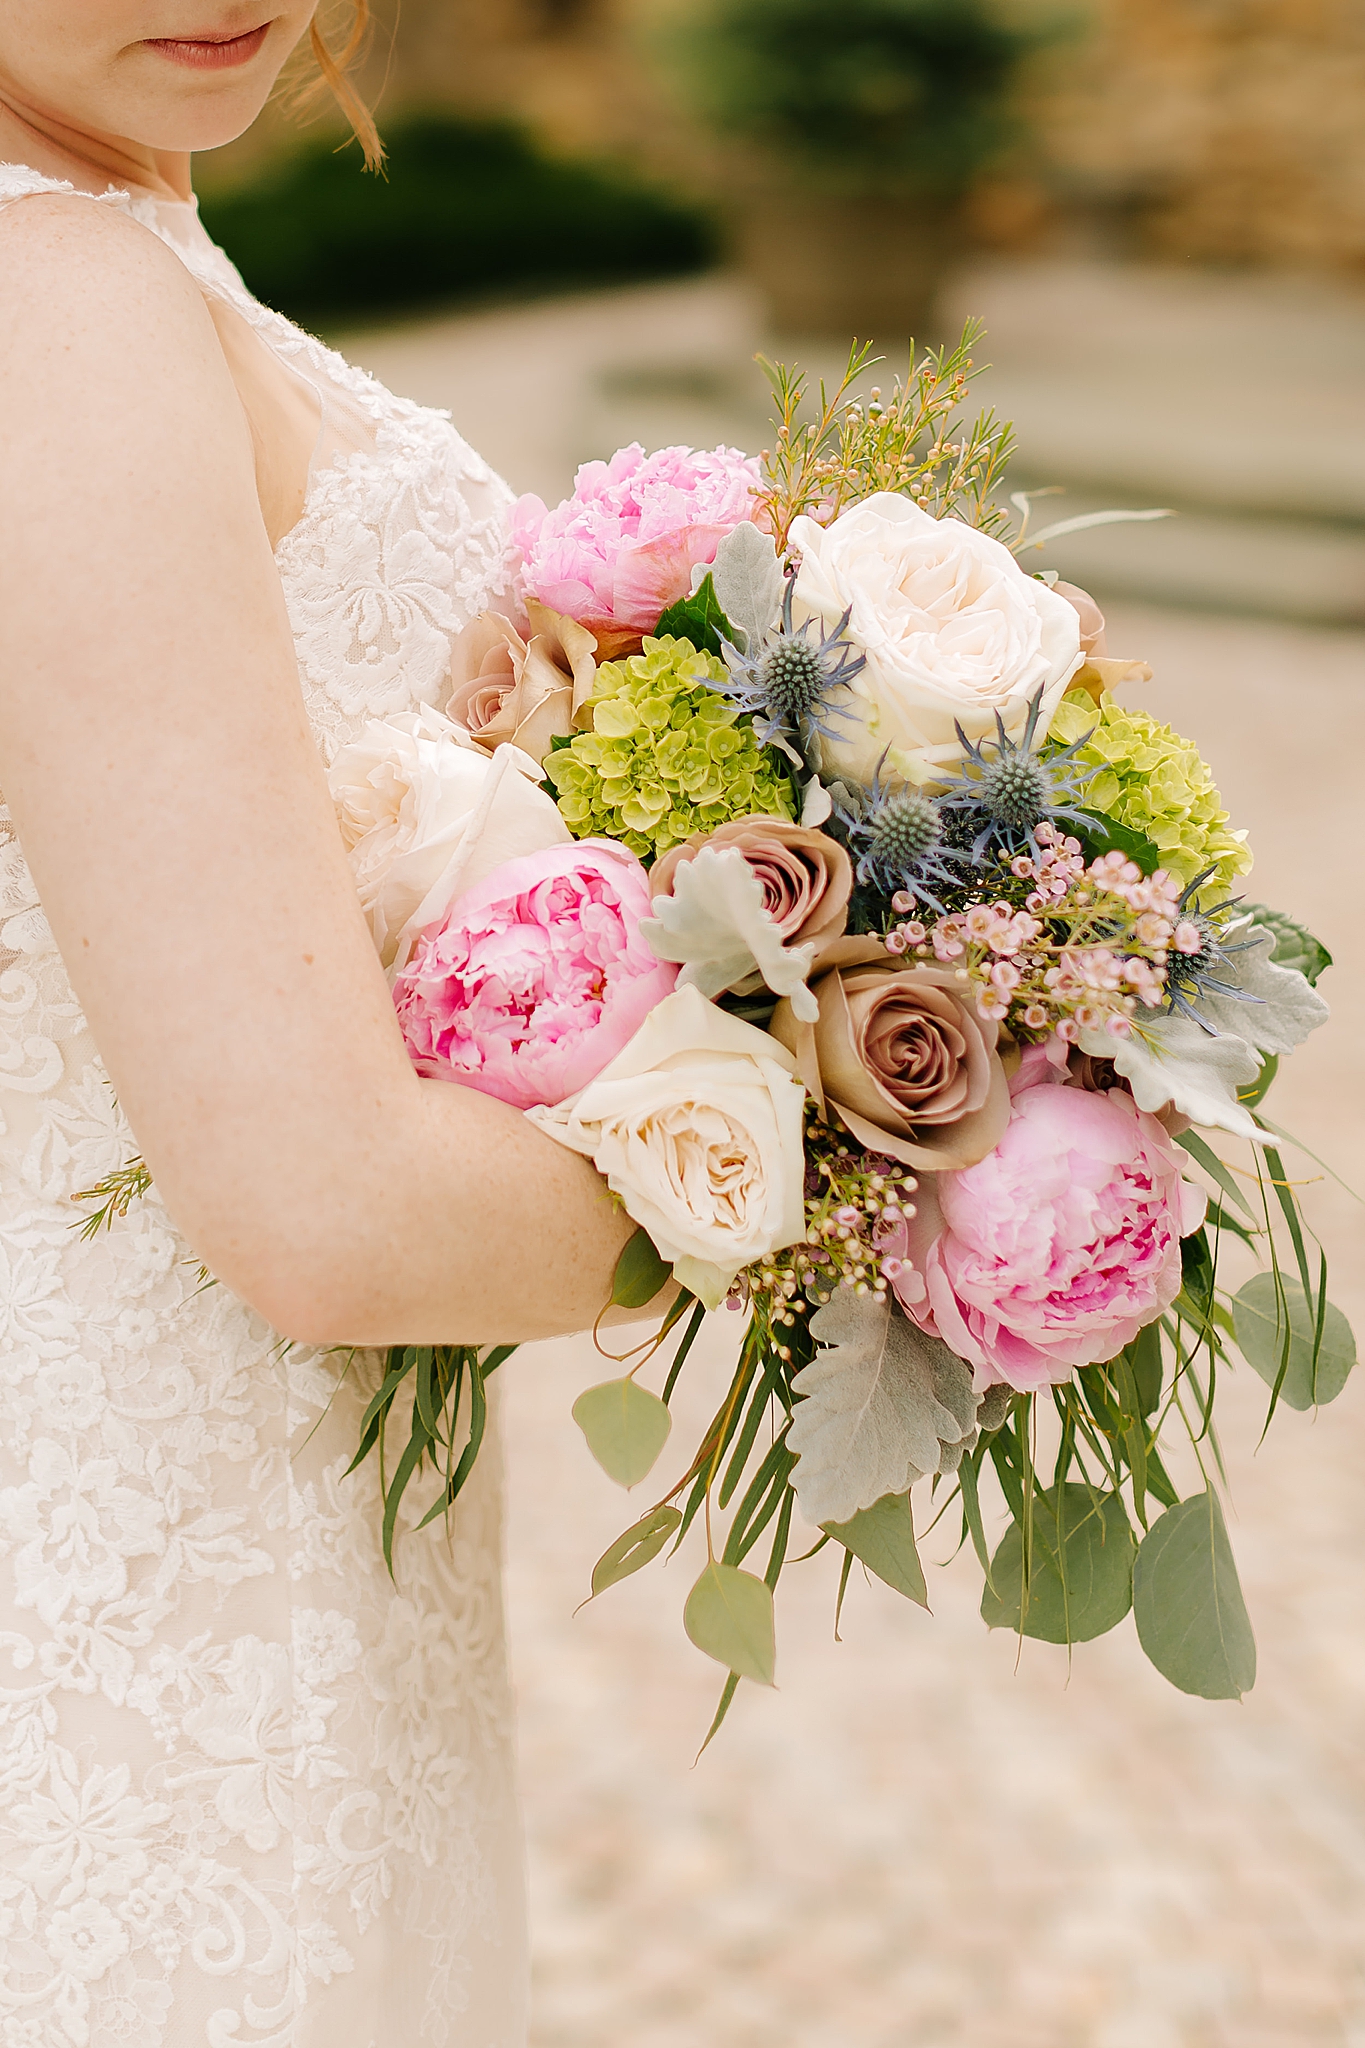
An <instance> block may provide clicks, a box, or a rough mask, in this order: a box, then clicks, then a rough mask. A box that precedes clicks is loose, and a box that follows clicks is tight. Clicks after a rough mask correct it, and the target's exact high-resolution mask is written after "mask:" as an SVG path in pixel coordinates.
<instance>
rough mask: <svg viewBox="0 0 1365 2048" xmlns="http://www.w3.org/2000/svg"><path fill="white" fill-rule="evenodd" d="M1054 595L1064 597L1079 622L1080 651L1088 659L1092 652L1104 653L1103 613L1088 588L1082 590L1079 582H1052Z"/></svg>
mask: <svg viewBox="0 0 1365 2048" xmlns="http://www.w3.org/2000/svg"><path fill="white" fill-rule="evenodd" d="M1052 595H1053V596H1054V597H1064V598H1065V599H1066V601H1067V603H1068V604H1069V605H1070V606H1071V609H1072V610H1073V611H1074V612H1075V614H1076V616H1077V618H1078V619H1079V620H1080V622H1081V653H1082V654H1083V655H1085V657H1086V659H1087V660H1088V659H1089V658H1090V656H1091V655H1092V654H1103V653H1104V613H1103V612H1102V611H1101V610H1100V608H1099V606H1098V605H1097V604H1096V602H1095V600H1094V598H1093V597H1092V596H1091V595H1090V592H1089V591H1088V590H1082V589H1081V587H1080V585H1079V583H1061V582H1058V583H1054V584H1053V586H1052Z"/></svg>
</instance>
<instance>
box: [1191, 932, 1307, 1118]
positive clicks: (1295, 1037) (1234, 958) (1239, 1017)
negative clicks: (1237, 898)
mask: <svg viewBox="0 0 1365 2048" xmlns="http://www.w3.org/2000/svg"><path fill="white" fill-rule="evenodd" d="M1235 929H1236V931H1237V944H1236V949H1235V950H1230V951H1229V952H1228V953H1227V954H1226V955H1225V956H1224V959H1223V961H1222V963H1221V965H1220V967H1219V979H1220V980H1226V981H1228V982H1229V983H1231V985H1232V986H1233V987H1234V988H1235V989H1237V990H1240V994H1239V995H1230V996H1228V995H1219V994H1218V992H1217V991H1216V990H1215V989H1211V988H1205V989H1204V990H1203V991H1202V992H1201V994H1200V997H1199V1014H1200V1017H1201V1019H1202V1020H1203V1022H1204V1023H1205V1024H1206V1025H1207V1024H1211V1025H1212V1026H1213V1028H1214V1030H1215V1031H1216V1032H1217V1033H1218V1034H1219V1035H1220V1036H1226V1037H1229V1038H1240V1039H1242V1040H1243V1041H1244V1042H1245V1044H1246V1045H1248V1046H1249V1047H1251V1048H1252V1049H1253V1050H1254V1051H1255V1053H1256V1054H1257V1056H1258V1057H1263V1056H1264V1055H1265V1054H1266V1053H1268V1052H1274V1053H1285V1052H1293V1050H1294V1048H1295V1046H1298V1045H1302V1044H1303V1041H1304V1040H1305V1038H1307V1036H1308V1034H1309V1033H1310V1032H1311V1031H1316V1030H1317V1028H1318V1026H1319V1025H1320V1024H1325V1023H1326V1022H1327V1018H1328V1015H1329V1011H1328V1008H1327V1005H1326V1003H1325V1002H1324V1001H1323V999H1322V997H1321V996H1320V995H1319V994H1318V993H1317V991H1316V990H1315V989H1313V988H1311V987H1310V986H1309V984H1308V981H1307V980H1306V978H1305V977H1304V976H1303V975H1302V974H1300V972H1299V971H1298V969H1297V968H1295V967H1280V966H1277V965H1276V961H1275V946H1276V938H1275V934H1274V933H1273V932H1270V931H1267V929H1266V927H1265V926H1264V925H1258V924H1251V925H1245V926H1244V925H1242V924H1241V923H1240V921H1239V923H1238V924H1237V926H1236V927H1235ZM1244 942H1245V943H1244ZM1247 1079H1248V1080H1254V1079H1255V1076H1254V1075H1248V1076H1247Z"/></svg>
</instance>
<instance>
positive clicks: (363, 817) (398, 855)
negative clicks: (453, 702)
mask: <svg viewBox="0 0 1365 2048" xmlns="http://www.w3.org/2000/svg"><path fill="white" fill-rule="evenodd" d="M540 773H541V771H540V767H539V764H538V763H537V762H535V761H533V760H532V759H531V758H530V756H529V755H527V754H523V753H522V752H521V751H520V749H519V748H517V747H508V746H503V747H499V748H498V750H497V752H496V753H494V754H493V755H491V756H490V755H488V754H486V753H485V752H484V751H483V750H482V749H481V748H477V747H473V746H471V745H470V743H469V738H468V735H467V734H465V733H462V732H461V731H460V729H459V727H458V726H455V725H452V724H451V722H450V720H449V719H448V718H443V717H442V716H441V714H440V712H439V711H432V710H429V709H423V710H421V711H413V712H404V713H403V714H401V715H400V716H398V717H396V718H389V719H383V720H380V719H375V720H373V721H372V722H371V723H370V724H368V725H367V726H366V727H365V730H364V732H363V733H362V734H361V736H360V738H359V739H358V740H356V741H355V742H354V743H353V744H352V745H351V746H349V747H344V748H343V749H342V751H341V752H340V753H339V754H338V755H337V757H336V760H335V761H334V762H333V763H332V767H331V772H330V774H329V776H328V783H329V785H330V787H331V791H332V800H333V802H334V803H335V805H336V808H337V818H338V820H339V822H340V825H341V836H342V839H343V841H344V842H345V845H346V850H347V853H348V854H349V855H350V861H351V867H352V870H353V872H354V874H355V878H356V887H357V888H358V890H359V892H360V901H361V905H362V907H363V909H364V911H365V915H366V916H367V917H368V918H369V920H370V929H371V931H372V932H373V933H374V942H375V945H376V946H377V947H378V948H379V957H380V959H381V960H382V961H383V963H384V965H385V966H386V967H401V966H403V964H404V962H405V961H406V958H407V954H408V952H409V951H410V949H411V945H412V941H413V940H414V939H415V938H416V936H417V934H418V932H419V931H421V930H422V928H423V927H424V926H425V925H427V924H430V923H431V922H432V921H433V920H434V919H436V918H438V917H443V916H444V915H445V913H446V911H447V910H448V909H449V908H450V906H451V904H452V903H453V902H454V900H455V898H456V897H457V896H459V895H461V894H463V892H464V891H465V890H466V889H472V888H473V887H474V884H475V883H476V882H480V881H482V880H483V878H484V877H485V876H486V875H489V874H491V873H492V871H493V869H494V868H496V867H501V865H502V863H503V862H504V861H509V860H518V859H520V857H521V856H522V855H523V854H527V853H538V852H540V850H541V849H542V848H543V847H547V846H567V845H568V844H569V842H570V837H571V835H570V833H569V829H568V827H567V826H566V825H565V823H564V820H563V819H562V818H561V817H560V815H559V810H558V807H557V806H556V805H555V804H554V803H553V802H552V801H551V799H550V798H549V797H548V796H546V794H545V792H544V790H543V789H541V788H539V787H538V784H539V779H540Z"/></svg>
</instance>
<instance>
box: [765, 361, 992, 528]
mask: <svg viewBox="0 0 1365 2048" xmlns="http://www.w3.org/2000/svg"><path fill="white" fill-rule="evenodd" d="M984 332H985V329H984V327H983V325H982V323H981V321H979V320H968V321H967V323H966V325H965V326H964V327H963V330H962V337H961V339H960V340H959V341H958V342H956V343H954V344H953V345H952V346H951V347H950V346H948V345H947V344H946V343H945V344H944V346H942V347H941V348H931V349H928V350H926V351H925V353H924V354H923V355H922V356H921V357H919V359H918V360H916V358H915V353H914V344H913V342H912V343H911V347H910V362H909V364H908V366H907V370H906V374H905V377H904V379H902V378H901V377H899V376H897V378H896V380H895V383H894V385H893V387H892V390H891V394H890V396H889V397H886V396H884V395H870V396H869V397H868V399H867V400H866V402H862V401H859V400H857V399H855V398H854V397H853V389H854V386H855V385H856V384H857V382H858V379H859V378H860V377H861V376H862V375H863V373H864V371H865V370H868V369H870V368H871V367H872V366H873V365H874V363H877V362H880V361H881V357H879V356H874V355H873V354H872V349H871V346H870V344H869V345H867V346H865V347H859V345H858V344H857V343H856V342H855V343H854V344H853V347H852V348H851V349H850V351H849V358H848V366H847V368H846V369H845V371H844V374H843V376H842V378H841V379H840V381H839V383H838V385H837V386H836V388H835V389H834V390H833V391H832V392H831V391H829V390H828V389H827V388H826V386H825V384H824V381H823V379H822V380H821V383H820V386H819V400H818V403H817V404H816V405H815V406H814V407H813V408H812V409H811V410H810V412H809V413H808V412H807V410H806V405H807V399H808V396H809V394H808V392H807V388H806V379H805V376H804V374H803V373H802V372H801V371H799V370H796V369H795V368H793V367H791V366H789V365H788V364H786V363H770V362H768V361H767V360H766V359H765V358H764V357H762V356H760V357H759V362H760V363H761V364H762V367H763V371H764V374H765V375H766V377H767V379H768V382H769V383H770V385H771V386H772V390H773V396H774V398H775V399H776V401H777V417H776V419H775V420H774V422H773V425H774V428H775V429H776V433H775V438H774V442H773V446H772V448H771V450H769V451H768V453H766V454H765V455H764V458H763V488H762V489H761V490H760V492H759V493H758V498H757V501H756V502H757V505H758V507H759V509H760V510H761V511H762V513H763V514H764V515H765V516H766V518H767V522H768V524H769V526H770V527H771V528H772V531H773V535H774V537H775V539H776V541H777V545H778V547H779V548H785V547H786V545H787V535H788V533H789V532H790V530H791V524H792V521H793V520H794V519H796V518H798V517H799V516H800V515H801V514H802V513H809V514H812V515H813V516H815V517H817V518H818V519H819V520H820V521H821V522H822V524H827V523H828V522H829V521H830V520H831V519H834V518H837V516H838V514H839V513H840V512H842V511H843V510H844V508H845V507H846V506H848V505H853V504H857V503H858V502H859V501H860V500H861V499H863V498H866V497H870V496H871V495H872V493H873V492H874V491H901V492H903V493H904V494H905V495H907V496H909V497H912V498H913V499H914V500H915V502H916V504H918V505H919V506H921V507H922V509H923V510H924V511H926V512H929V513H931V514H932V515H933V517H934V518H935V519H946V518H948V517H949V516H951V517H953V518H955V519H961V520H963V521H965V523H966V524H967V525H968V526H976V527H979V528H980V529H981V530H982V532H983V533H992V534H1003V532H1004V531H1005V529H1006V528H1007V527H1008V526H1009V523H1010V521H1009V514H1008V512H1007V511H1006V510H1005V509H1004V508H1003V507H1002V506H1001V505H1000V504H999V503H998V502H997V498H996V486H997V485H998V484H999V482H1000V480H1001V478H1002V477H1003V475H1004V471H1005V466H1006V464H1007V463H1008V461H1009V459H1010V455H1011V453H1012V452H1013V447H1014V439H1013V429H1012V428H1011V426H1010V425H1009V422H1008V421H1006V420H998V419H997V418H996V416H995V414H994V413H993V412H991V411H989V410H988V411H986V412H982V413H979V414H978V415H977V417H976V419H975V420H974V421H972V422H971V423H970V424H969V423H968V421H967V419H966V418H965V417H964V416H962V415H961V413H960V408H961V407H962V406H963V405H964V404H965V402H966V400H967V396H968V393H969V391H970V388H971V384H972V381H973V379H974V378H976V377H977V376H978V375H979V374H980V371H979V369H978V367H977V365H976V363H975V362H974V361H973V358H972V350H973V349H974V348H975V347H976V345H977V343H978V342H979V341H980V340H981V338H982V335H983V334H984Z"/></svg>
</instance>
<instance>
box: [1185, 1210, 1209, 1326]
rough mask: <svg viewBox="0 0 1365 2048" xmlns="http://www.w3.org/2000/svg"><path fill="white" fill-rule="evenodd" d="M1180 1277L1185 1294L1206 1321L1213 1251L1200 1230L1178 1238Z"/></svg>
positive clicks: (1202, 1319)
mask: <svg viewBox="0 0 1365 2048" xmlns="http://www.w3.org/2000/svg"><path fill="white" fill-rule="evenodd" d="M1180 1277H1181V1283H1182V1286H1183V1289H1184V1292H1185V1294H1186V1296H1187V1297H1188V1299H1189V1300H1190V1301H1191V1302H1192V1303H1193V1305H1194V1307H1195V1308H1196V1309H1197V1311H1198V1313H1199V1317H1200V1319H1201V1321H1204V1322H1207V1321H1208V1318H1209V1313H1210V1311H1211V1310H1212V1308H1213V1253H1212V1252H1211V1251H1210V1250H1209V1241H1208V1239H1207V1237H1205V1235H1204V1233H1203V1231H1202V1230H1196V1231H1194V1232H1193V1234H1192V1235H1191V1236H1189V1237H1182V1238H1181V1240H1180Z"/></svg>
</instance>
